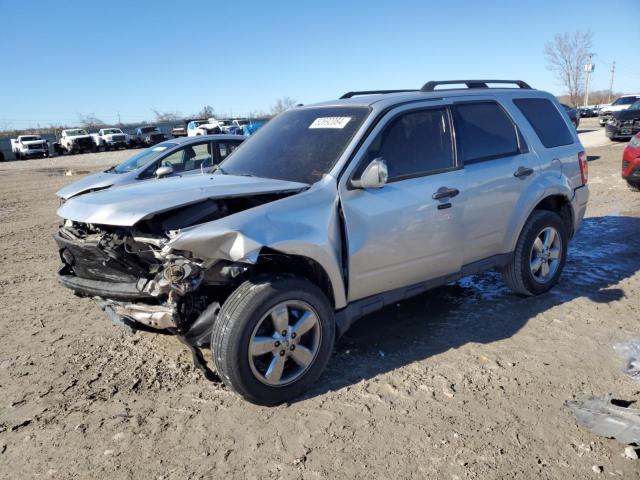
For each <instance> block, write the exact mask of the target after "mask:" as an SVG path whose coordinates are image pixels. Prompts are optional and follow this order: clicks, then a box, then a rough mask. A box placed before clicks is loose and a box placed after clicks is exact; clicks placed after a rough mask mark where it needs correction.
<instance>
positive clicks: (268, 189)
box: [57, 175, 308, 227]
mask: <svg viewBox="0 0 640 480" xmlns="http://www.w3.org/2000/svg"><path fill="white" fill-rule="evenodd" d="M306 187H308V185H307V184H305V183H297V182H288V181H285V180H275V179H269V178H257V177H240V176H235V175H193V176H192V175H189V176H184V177H170V178H164V179H160V180H152V181H143V182H137V183H134V184H131V185H126V186H123V187H118V188H111V189H108V190H105V191H100V192H95V193H88V194H86V195H81V196H78V197H76V198H71V199H70V200H68V201H67V202H66V203H65V204H64V205H62V207H60V208H59V209H58V212H57V213H58V216H60V217H62V218H64V219H69V220H73V221H76V222H82V223H93V224H98V225H116V226H122V227H130V226H133V225H135V224H136V223H137V222H139V221H140V220H142V219H144V218H146V217H149V216H150V215H153V214H157V213H161V212H164V211H167V210H172V209H174V208H177V207H181V206H184V205H189V204H192V203H196V202H200V201H202V200H206V199H208V198H209V199H216V198H225V197H240V196H246V195H257V194H263V193H276V192H292V191H296V190H303V189H304V188H306Z"/></svg>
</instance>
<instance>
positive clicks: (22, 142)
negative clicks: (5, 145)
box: [11, 135, 49, 160]
mask: <svg viewBox="0 0 640 480" xmlns="http://www.w3.org/2000/svg"><path fill="white" fill-rule="evenodd" d="M11 151H12V152H13V153H14V155H15V156H16V160H20V159H24V158H32V157H42V158H46V157H48V156H49V144H48V143H47V141H46V140H45V139H44V138H42V137H41V136H40V135H20V136H18V138H12V139H11Z"/></svg>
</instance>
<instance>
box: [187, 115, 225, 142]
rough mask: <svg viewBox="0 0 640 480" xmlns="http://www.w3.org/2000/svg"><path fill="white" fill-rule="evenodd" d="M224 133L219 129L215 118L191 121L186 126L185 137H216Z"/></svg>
mask: <svg viewBox="0 0 640 480" xmlns="http://www.w3.org/2000/svg"><path fill="white" fill-rule="evenodd" d="M220 133H224V132H223V131H222V129H221V128H220V124H219V123H218V121H217V120H216V119H215V118H213V117H212V118H209V119H207V120H192V121H190V122H189V123H188V124H187V136H189V137H195V136H198V135H218V134H220Z"/></svg>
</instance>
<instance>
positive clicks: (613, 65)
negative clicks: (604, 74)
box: [607, 60, 616, 103]
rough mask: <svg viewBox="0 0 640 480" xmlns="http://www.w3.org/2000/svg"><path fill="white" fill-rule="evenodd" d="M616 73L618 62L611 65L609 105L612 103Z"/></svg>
mask: <svg viewBox="0 0 640 480" xmlns="http://www.w3.org/2000/svg"><path fill="white" fill-rule="evenodd" d="M615 73H616V61H615V60H614V61H613V63H612V64H611V78H610V79H609V98H608V99H607V103H611V97H612V96H613V75H614V74H615Z"/></svg>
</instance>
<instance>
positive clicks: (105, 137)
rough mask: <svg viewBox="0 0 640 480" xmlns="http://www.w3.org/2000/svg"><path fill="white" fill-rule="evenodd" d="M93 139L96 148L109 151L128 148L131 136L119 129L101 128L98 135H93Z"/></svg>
mask: <svg viewBox="0 0 640 480" xmlns="http://www.w3.org/2000/svg"><path fill="white" fill-rule="evenodd" d="M91 137H92V138H93V142H94V143H95V144H96V147H98V148H102V149H103V150H105V151H107V150H110V149H115V150H117V149H118V148H127V146H128V145H129V135H127V134H126V133H124V132H123V131H122V130H120V129H119V128H101V129H100V130H98V133H92V134H91Z"/></svg>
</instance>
